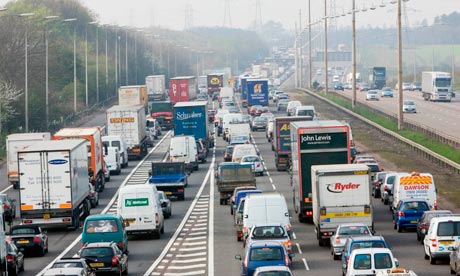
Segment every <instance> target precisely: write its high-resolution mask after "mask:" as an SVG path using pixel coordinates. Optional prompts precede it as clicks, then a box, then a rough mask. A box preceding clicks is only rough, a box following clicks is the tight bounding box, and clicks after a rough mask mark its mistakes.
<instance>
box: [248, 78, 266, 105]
mask: <svg viewBox="0 0 460 276" xmlns="http://www.w3.org/2000/svg"><path fill="white" fill-rule="evenodd" d="M246 89H247V94H248V95H247V97H248V108H250V107H251V106H253V105H261V106H268V80H267V79H247V80H246Z"/></svg>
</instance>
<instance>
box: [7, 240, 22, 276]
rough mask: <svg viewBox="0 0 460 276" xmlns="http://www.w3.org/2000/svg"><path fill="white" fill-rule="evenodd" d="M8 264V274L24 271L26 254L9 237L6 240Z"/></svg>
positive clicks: (14, 274) (14, 275)
mask: <svg viewBox="0 0 460 276" xmlns="http://www.w3.org/2000/svg"><path fill="white" fill-rule="evenodd" d="M6 265H7V267H8V275H13V276H16V275H18V274H19V272H20V271H24V254H23V253H22V252H21V251H19V249H18V248H17V247H16V245H14V242H13V241H11V240H9V239H7V240H6Z"/></svg>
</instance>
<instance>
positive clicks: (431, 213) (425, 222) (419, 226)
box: [417, 210, 452, 244]
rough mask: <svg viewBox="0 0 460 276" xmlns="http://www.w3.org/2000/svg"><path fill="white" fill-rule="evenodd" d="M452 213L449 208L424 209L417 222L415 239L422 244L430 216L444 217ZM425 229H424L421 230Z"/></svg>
mask: <svg viewBox="0 0 460 276" xmlns="http://www.w3.org/2000/svg"><path fill="white" fill-rule="evenodd" d="M449 215H452V212H451V211H449V210H433V211H426V212H425V213H423V215H422V217H421V218H420V220H419V222H418V223H417V240H418V241H420V243H421V244H423V239H425V233H426V232H428V227H429V226H430V221H431V219H432V218H436V217H444V216H449ZM423 229H425V231H423Z"/></svg>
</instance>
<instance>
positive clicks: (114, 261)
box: [112, 256, 118, 266]
mask: <svg viewBox="0 0 460 276" xmlns="http://www.w3.org/2000/svg"><path fill="white" fill-rule="evenodd" d="M117 264H118V258H117V256H113V257H112V266H116V265H117Z"/></svg>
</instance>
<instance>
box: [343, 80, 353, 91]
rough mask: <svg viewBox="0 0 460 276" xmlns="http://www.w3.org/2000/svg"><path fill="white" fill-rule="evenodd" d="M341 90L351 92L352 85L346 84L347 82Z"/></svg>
mask: <svg viewBox="0 0 460 276" xmlns="http://www.w3.org/2000/svg"><path fill="white" fill-rule="evenodd" d="M343 88H344V89H347V90H351V89H353V85H352V84H351V83H348V82H347V83H345V84H344V85H343Z"/></svg>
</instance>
